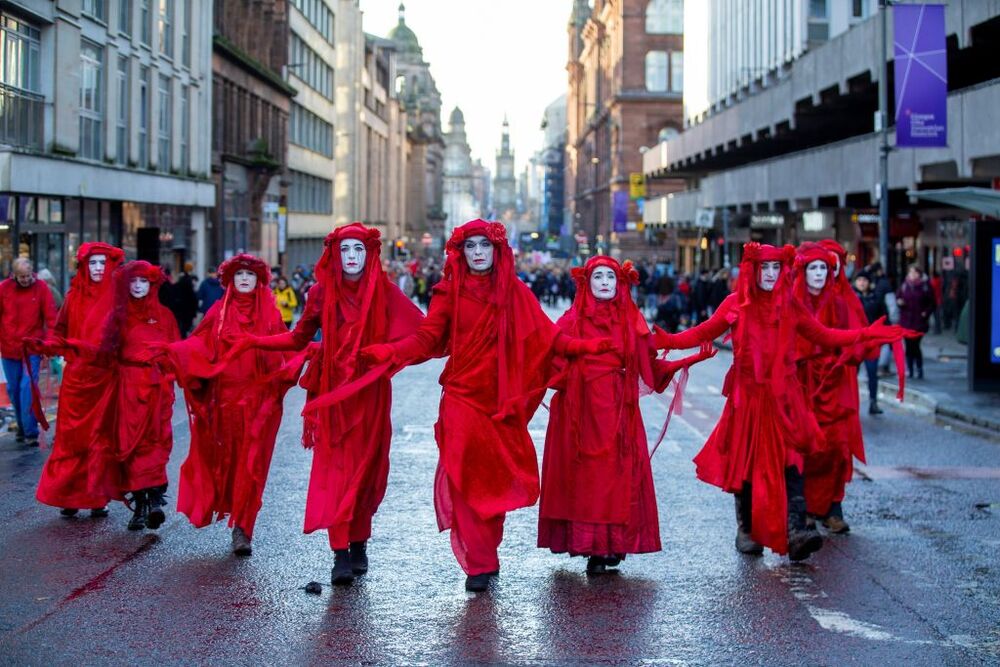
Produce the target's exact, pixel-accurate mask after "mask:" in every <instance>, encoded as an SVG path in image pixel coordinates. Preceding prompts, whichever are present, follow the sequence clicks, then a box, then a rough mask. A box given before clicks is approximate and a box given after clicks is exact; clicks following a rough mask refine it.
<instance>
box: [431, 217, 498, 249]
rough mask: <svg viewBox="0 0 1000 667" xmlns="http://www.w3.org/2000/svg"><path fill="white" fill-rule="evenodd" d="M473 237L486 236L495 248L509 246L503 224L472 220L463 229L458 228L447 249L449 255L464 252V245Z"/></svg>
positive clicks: (453, 233) (449, 240) (452, 235)
mask: <svg viewBox="0 0 1000 667" xmlns="http://www.w3.org/2000/svg"><path fill="white" fill-rule="evenodd" d="M473 236H485V237H486V238H487V239H489V241H490V243H492V244H493V245H495V246H498V247H499V246H504V245H507V228H506V227H504V226H503V223H502V222H487V221H486V220H478V219H477V220H470V221H469V222H467V223H465V224H464V225H462V226H461V227H456V228H455V231H454V232H452V234H451V238H450V239H448V245H447V246H445V249H446V250H447V251H448V252H449V253H452V252H454V253H458V252H461V251H462V244H463V243H465V241H466V240H467V239H469V238H471V237H473Z"/></svg>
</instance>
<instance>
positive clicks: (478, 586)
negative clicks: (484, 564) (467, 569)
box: [465, 572, 490, 593]
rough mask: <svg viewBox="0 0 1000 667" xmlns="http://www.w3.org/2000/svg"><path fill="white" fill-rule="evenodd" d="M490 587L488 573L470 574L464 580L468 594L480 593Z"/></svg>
mask: <svg viewBox="0 0 1000 667" xmlns="http://www.w3.org/2000/svg"><path fill="white" fill-rule="evenodd" d="M489 587H490V573H489V572H483V573H482V574H470V575H469V576H467V577H466V578H465V590H467V591H469V592H470V593H482V592H483V591H485V590H486V589H487V588H489Z"/></svg>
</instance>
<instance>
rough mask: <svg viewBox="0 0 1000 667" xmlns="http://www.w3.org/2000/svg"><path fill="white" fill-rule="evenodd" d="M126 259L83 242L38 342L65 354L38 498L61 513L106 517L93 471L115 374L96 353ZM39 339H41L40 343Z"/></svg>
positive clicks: (110, 248)
mask: <svg viewBox="0 0 1000 667" xmlns="http://www.w3.org/2000/svg"><path fill="white" fill-rule="evenodd" d="M124 259H125V253H124V252H122V250H121V249H120V248H116V247H114V246H111V245H108V244H106V243H100V242H91V243H83V244H81V245H80V247H79V249H78V250H77V252H76V274H75V275H74V276H73V279H72V280H71V281H70V288H69V291H68V292H67V293H66V302H65V304H64V305H63V307H62V309H61V310H60V311H59V317H58V318H57V320H56V323H55V327H54V328H53V330H52V332H51V335H50V336H49V337H48V338H47V339H46V341H45V342H44V343H42V344H40V345H38V349H39V351H41V352H43V353H44V354H46V355H48V356H50V357H51V356H56V355H62V356H65V357H66V359H67V361H66V368H65V370H64V371H63V379H62V385H61V386H60V388H59V407H58V412H57V413H56V434H55V439H54V441H53V443H52V453H51V454H49V458H48V460H46V462H45V467H44V468H43V469H42V476H41V479H40V480H39V481H38V489H37V490H36V491H35V497H36V498H37V499H38V501H39V502H42V503H45V504H46V505H51V506H52V507H58V508H60V509H61V513H62V515H63V516H66V517H71V516H75V515H76V514H77V513H78V512H79V510H81V509H89V510H90V516H92V517H105V516H107V515H108V511H107V508H106V506H107V504H108V500H110V498H109V496H108V495H107V494H104V493H101V492H98V491H92V490H91V489H90V483H89V479H88V476H89V473H90V468H91V464H92V462H93V460H94V457H93V450H92V447H93V443H94V440H95V438H96V437H97V433H98V430H99V429H101V427H102V420H103V419H104V416H105V413H106V411H107V409H108V401H109V397H110V396H111V393H112V392H111V391H110V388H111V387H112V386H113V385H114V382H115V376H114V372H113V368H112V367H111V365H110V364H107V363H101V362H100V361H99V360H98V359H97V358H96V357H95V356H94V354H93V352H95V351H96V349H97V347H98V346H99V345H100V342H101V335H102V333H103V325H104V321H105V318H106V316H107V314H108V313H109V312H111V308H112V305H113V301H114V291H113V289H112V280H111V274H112V273H114V272H115V271H116V270H117V269H118V267H119V266H121V264H122V262H123V261H124ZM39 343H41V341H39Z"/></svg>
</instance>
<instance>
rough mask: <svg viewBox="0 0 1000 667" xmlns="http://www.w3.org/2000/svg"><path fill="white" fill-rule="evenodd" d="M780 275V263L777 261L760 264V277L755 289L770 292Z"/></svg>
mask: <svg viewBox="0 0 1000 667" xmlns="http://www.w3.org/2000/svg"><path fill="white" fill-rule="evenodd" d="M780 275H781V262H779V261H777V260H774V261H770V262H761V263H760V277H759V278H758V280H757V287H759V288H761V289H762V290H764V291H765V292H770V291H771V290H773V289H774V285H775V284H776V283H777V282H778V276H780Z"/></svg>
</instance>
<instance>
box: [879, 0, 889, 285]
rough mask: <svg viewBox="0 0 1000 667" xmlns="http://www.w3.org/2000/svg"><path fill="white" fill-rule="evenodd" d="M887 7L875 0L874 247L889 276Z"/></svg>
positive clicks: (880, 1) (884, 2)
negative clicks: (878, 56) (877, 130)
mask: <svg viewBox="0 0 1000 667" xmlns="http://www.w3.org/2000/svg"><path fill="white" fill-rule="evenodd" d="M889 4H890V0H879V13H880V14H881V16H880V17H879V18H880V20H881V21H882V63H881V67H882V72H881V74H880V75H879V79H878V112H879V122H880V126H881V130H882V131H881V134H882V145H881V146H880V147H879V172H880V182H879V200H878V245H879V259H880V260H881V262H882V270H883V271H885V275H886V276H888V275H889V150H890V148H889V81H888V79H889V56H888V50H889V17H888V14H889Z"/></svg>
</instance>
